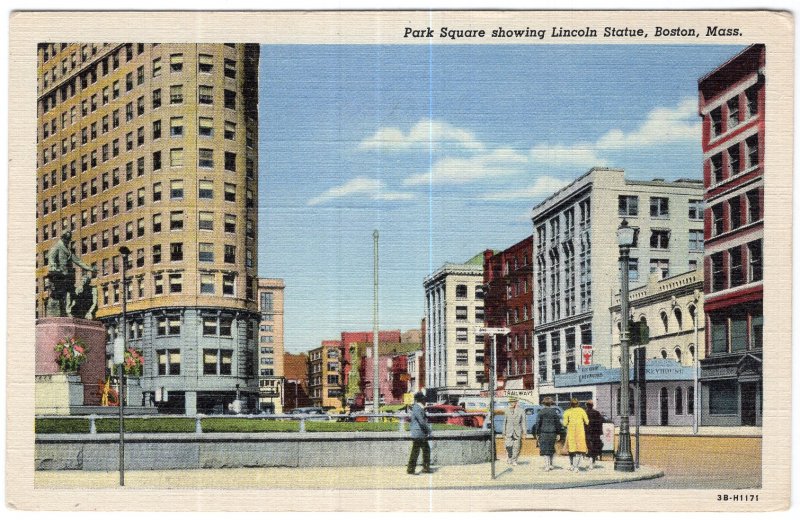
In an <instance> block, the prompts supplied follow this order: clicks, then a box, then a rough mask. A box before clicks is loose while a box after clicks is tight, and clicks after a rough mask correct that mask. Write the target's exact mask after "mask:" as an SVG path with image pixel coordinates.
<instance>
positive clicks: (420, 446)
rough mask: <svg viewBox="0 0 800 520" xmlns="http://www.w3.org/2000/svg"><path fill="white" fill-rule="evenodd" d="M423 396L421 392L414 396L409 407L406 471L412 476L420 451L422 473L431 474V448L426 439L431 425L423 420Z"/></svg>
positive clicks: (429, 433) (428, 436)
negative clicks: (409, 426)
mask: <svg viewBox="0 0 800 520" xmlns="http://www.w3.org/2000/svg"><path fill="white" fill-rule="evenodd" d="M424 400H425V396H424V395H423V394H422V392H417V393H416V394H414V404H413V406H411V440H412V442H413V444H412V445H411V456H410V457H409V458H408V467H407V468H406V471H407V472H408V474H409V475H413V474H414V471H415V470H416V469H417V459H418V458H419V451H420V450H422V473H433V472H432V471H431V447H430V445H429V444H428V439H429V438H430V436H431V425H430V424H428V420H427V419H426V418H425V409H424V408H423V407H422V402H423V401H424Z"/></svg>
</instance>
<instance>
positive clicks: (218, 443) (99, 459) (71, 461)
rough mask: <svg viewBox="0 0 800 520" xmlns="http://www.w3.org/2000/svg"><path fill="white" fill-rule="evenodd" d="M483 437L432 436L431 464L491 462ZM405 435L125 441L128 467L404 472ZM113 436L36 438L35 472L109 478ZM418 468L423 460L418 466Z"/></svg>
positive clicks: (470, 433)
mask: <svg viewBox="0 0 800 520" xmlns="http://www.w3.org/2000/svg"><path fill="white" fill-rule="evenodd" d="M489 442H490V435H489V432H488V431H485V430H467V431H453V432H435V433H434V437H433V439H432V440H431V461H432V463H433V464H434V465H439V466H449V465H463V464H477V463H481V462H488V460H489ZM410 449H411V439H410V438H409V437H408V434H407V433H400V432H397V433H394V432H352V433H341V432H336V433H203V434H194V433H184V434H163V433H160V434H155V433H151V434H141V433H139V434H127V435H125V468H126V469H129V470H149V469H200V468H243V467H280V466H283V467H310V466H330V467H346V466H402V465H405V464H406V463H407V462H408V455H409V452H410ZM118 457H119V444H118V436H117V434H96V435H89V434H81V435H72V434H69V435H61V434H59V435H56V434H47V435H44V434H42V435H37V436H36V469H37V470H88V471H113V470H116V469H117V468H118V464H119V458H118ZM420 462H421V460H420Z"/></svg>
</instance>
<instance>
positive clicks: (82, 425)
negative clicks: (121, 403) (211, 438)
mask: <svg viewBox="0 0 800 520" xmlns="http://www.w3.org/2000/svg"><path fill="white" fill-rule="evenodd" d="M201 425H202V428H203V432H205V433H223V432H238V433H250V432H297V431H300V423H299V421H278V420H274V419H247V418H243V417H231V418H228V417H211V418H206V419H203V420H202V421H201ZM95 426H96V428H97V433H116V432H118V431H119V421H118V419H117V418H102V419H97V420H96V421H95ZM403 426H404V429H405V430H406V431H408V425H403ZM432 426H433V429H434V430H471V429H473V428H467V427H465V426H459V425H456V424H434V425H432ZM398 429H399V425H398V424H397V423H396V422H377V423H374V422H337V421H306V431H307V432H309V433H313V432H396V431H398ZM125 431H126V432H127V433H193V432H194V431H195V420H194V419H192V418H188V417H152V418H135V419H133V418H131V419H125ZM36 433H89V420H88V419H72V418H68V417H67V418H64V419H36Z"/></svg>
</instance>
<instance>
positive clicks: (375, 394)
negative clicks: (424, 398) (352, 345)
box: [372, 229, 381, 421]
mask: <svg viewBox="0 0 800 520" xmlns="http://www.w3.org/2000/svg"><path fill="white" fill-rule="evenodd" d="M372 243H373V250H374V262H373V264H374V265H373V276H372V278H373V292H372V298H373V303H372V320H373V321H372V357H373V359H372V402H373V404H374V406H373V409H374V410H373V411H374V413H379V412H380V406H381V381H380V367H379V366H378V361H379V358H378V335H379V333H378V230H377V229H376V230H375V231H373V232H372ZM378 420H379V418H378V417H376V418H375V421H378Z"/></svg>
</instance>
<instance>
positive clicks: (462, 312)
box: [456, 306, 467, 321]
mask: <svg viewBox="0 0 800 520" xmlns="http://www.w3.org/2000/svg"><path fill="white" fill-rule="evenodd" d="M456 321H467V308H466V307H463V306H458V307H456Z"/></svg>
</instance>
